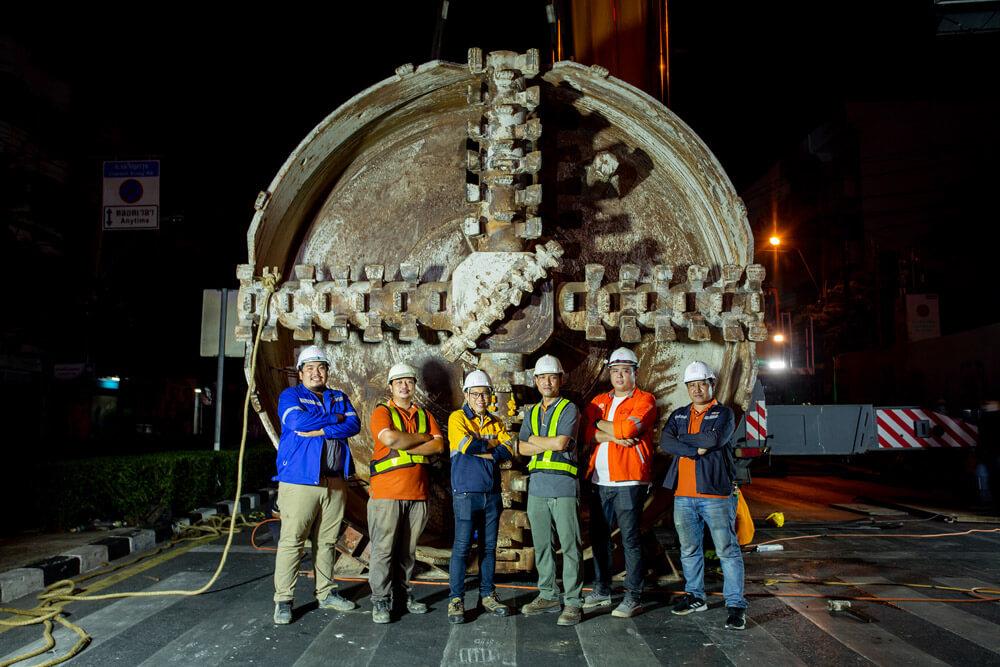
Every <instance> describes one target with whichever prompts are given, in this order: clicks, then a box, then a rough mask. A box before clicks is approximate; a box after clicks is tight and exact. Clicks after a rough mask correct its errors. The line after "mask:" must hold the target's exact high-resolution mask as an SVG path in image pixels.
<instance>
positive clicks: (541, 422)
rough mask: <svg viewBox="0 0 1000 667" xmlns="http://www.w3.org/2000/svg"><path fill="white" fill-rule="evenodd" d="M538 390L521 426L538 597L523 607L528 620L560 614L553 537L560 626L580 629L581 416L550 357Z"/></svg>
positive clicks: (538, 370) (539, 371) (543, 363)
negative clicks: (559, 561)
mask: <svg viewBox="0 0 1000 667" xmlns="http://www.w3.org/2000/svg"><path fill="white" fill-rule="evenodd" d="M534 376H535V387H536V388H537V389H538V393H540V394H541V395H542V400H541V401H540V402H538V403H536V404H535V405H533V406H531V407H530V408H529V409H528V410H527V412H526V413H525V418H524V421H523V422H522V424H521V433H520V436H519V438H518V439H519V440H520V442H519V444H518V451H519V452H520V453H521V454H523V455H527V456H531V461H530V462H529V463H528V471H529V472H530V474H531V477H530V479H529V481H528V521H529V522H530V523H531V539H532V541H533V542H534V544H535V567H536V568H537V569H538V597H537V598H535V599H534V600H532V601H531V602H529V603H528V604H526V605H524V606H523V607H521V613H522V614H524V615H526V616H531V615H533V614H541V613H545V612H558V611H559V610H560V605H559V586H558V585H557V584H556V560H555V554H556V546H555V535H556V534H558V535H559V544H560V545H561V546H562V554H563V577H562V578H563V586H564V587H565V589H566V595H565V598H564V600H565V603H566V604H565V607H564V608H562V613H561V614H560V615H559V619H558V620H557V621H556V623H557V624H558V625H576V624H577V623H579V622H580V619H582V618H583V597H582V593H583V571H582V565H583V558H582V545H581V541H580V520H579V509H580V507H579V506H580V501H579V496H580V482H579V480H578V478H577V473H578V472H579V462H578V456H577V452H576V448H577V442H576V422H577V417H578V416H579V411H578V410H577V408H576V406H575V405H573V403H571V402H570V401H569V400H567V399H565V398H562V397H561V396H560V395H559V391H560V389H561V387H562V381H563V367H562V364H561V363H560V362H559V360H558V359H556V358H555V357H553V356H552V355H551V354H547V355H545V356H543V357H542V358H541V359H539V360H538V363H536V364H535V373H534Z"/></svg>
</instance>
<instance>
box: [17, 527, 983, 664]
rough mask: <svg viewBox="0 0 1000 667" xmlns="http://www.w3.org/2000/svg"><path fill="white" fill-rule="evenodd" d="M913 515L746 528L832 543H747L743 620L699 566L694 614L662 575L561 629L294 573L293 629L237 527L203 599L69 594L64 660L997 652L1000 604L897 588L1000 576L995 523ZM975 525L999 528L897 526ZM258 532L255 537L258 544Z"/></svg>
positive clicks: (606, 658)
mask: <svg viewBox="0 0 1000 667" xmlns="http://www.w3.org/2000/svg"><path fill="white" fill-rule="evenodd" d="M908 521H909V522H908V523H905V524H902V525H900V526H897V527H892V528H885V527H878V526H877V525H874V526H870V527H868V528H859V527H858V525H857V524H843V523H842V524H829V523H825V524H796V525H791V526H786V527H785V528H781V529H778V528H772V527H769V528H763V529H758V535H757V539H756V540H755V541H758V542H760V541H767V540H770V539H774V538H788V537H802V536H808V535H829V537H806V538H804V539H795V540H789V541H786V542H784V543H783V544H784V546H785V550H784V551H780V552H770V553H748V554H746V556H745V562H746V575H747V580H748V583H747V593H748V597H749V599H750V609H749V612H748V623H747V629H746V630H745V631H742V632H739V631H732V630H726V629H725V628H724V622H725V609H724V607H723V605H722V601H721V598H720V597H719V596H718V595H717V593H718V592H720V591H721V586H722V582H721V578H720V577H718V576H717V575H714V574H710V577H709V589H710V591H712V592H713V593H715V594H714V595H712V596H711V597H710V605H711V608H710V609H709V610H708V611H707V612H704V613H695V614H691V615H688V616H675V615H673V614H671V613H670V605H671V601H672V599H673V597H674V595H675V594H676V593H678V592H680V590H681V584H677V583H672V584H671V583H667V584H663V585H657V584H656V583H655V581H654V580H651V582H650V587H649V590H648V591H647V594H646V598H645V600H644V607H645V611H644V613H643V614H641V615H639V616H636V617H634V618H631V619H619V618H613V617H612V616H611V615H610V611H611V609H610V608H608V609H601V610H599V611H597V612H595V613H588V614H587V615H586V616H585V619H584V621H583V622H582V623H581V624H579V625H577V626H575V627H568V628H565V627H558V626H556V625H555V615H554V614H543V615H541V616H532V617H526V616H522V615H513V616H510V617H507V618H500V617H495V616H491V615H488V614H485V613H470V614H468V616H469V620H468V622H467V623H465V624H463V625H451V624H449V623H448V622H447V617H446V607H447V599H446V598H447V589H446V587H445V586H444V585H442V584H441V582H428V583H425V584H418V585H417V587H416V590H417V597H418V598H419V599H421V600H423V601H425V602H427V603H428V604H429V605H430V607H431V610H430V612H429V613H428V614H426V615H412V614H406V613H402V614H398V613H397V614H395V615H394V616H393V622H392V623H390V624H388V625H376V624H374V623H372V621H371V605H370V603H369V601H368V598H367V595H368V592H369V591H368V587H367V584H366V583H365V582H363V581H344V582H342V583H341V593H342V594H343V595H345V596H346V597H349V598H351V599H353V600H356V601H357V602H358V604H359V608H358V609H357V610H355V611H352V612H334V611H324V610H319V609H318V608H316V604H315V601H314V600H313V599H312V593H311V587H312V580H311V579H310V578H309V577H308V576H306V575H302V576H300V579H299V583H298V588H297V600H296V604H295V619H294V622H293V623H292V624H291V625H288V626H280V627H276V626H275V625H274V624H273V623H272V620H271V613H272V609H273V604H272V602H271V594H272V590H273V589H272V581H271V575H272V571H273V552H270V551H266V550H263V549H258V548H255V547H254V546H252V545H251V544H250V540H249V537H250V536H249V533H247V532H244V533H242V534H240V535H237V536H236V539H235V540H234V544H233V547H232V549H231V550H230V553H229V555H228V562H227V564H226V567H225V569H224V570H223V572H222V575H221V576H220V578H219V580H218V581H217V582H216V583H215V585H214V586H213V587H212V589H211V590H210V591H209V592H208V593H205V594H202V595H199V596H195V597H183V596H175V595H168V596H153V597H141V598H122V599H117V600H105V601H95V602H72V603H70V604H69V605H67V606H66V612H67V614H68V619H69V620H70V621H71V622H73V623H76V624H77V625H79V626H80V627H81V628H83V629H84V630H85V631H86V632H87V633H89V634H90V635H91V637H92V640H91V642H90V644H89V646H87V647H86V648H85V649H84V650H83V651H82V652H81V653H80V654H79V655H78V656H76V657H74V658H73V659H72V660H71V661H70V663H69V664H72V665H74V666H82V665H102V666H103V665H112V664H121V665H149V666H154V665H217V664H235V665H249V664H268V665H314V664H316V665H318V664H323V665H340V664H345V665H405V666H406V667H413V666H415V665H468V664H478V665H491V664H495V665H508V666H509V665H539V664H541V665H546V664H547V665H562V664H583V663H586V664H588V665H654V664H678V665H679V664H689V663H691V664H693V663H697V664H699V665H705V664H708V665H716V664H718V665H729V664H744V663H753V664H810V663H815V664H824V665H853V664H869V663H875V664H886V665H890V664H921V665H925V664H927V665H932V664H984V665H985V664H998V663H1000V627H998V626H1000V606H998V605H997V603H995V602H933V601H929V599H930V598H951V599H960V600H969V599H972V597H971V596H969V595H968V594H965V593H961V592H958V591H951V590H940V589H931V588H919V589H915V588H909V587H906V586H905V585H904V584H908V583H915V584H921V585H937V586H945V587H953V588H972V587H977V586H978V587H997V586H998V585H1000V560H998V559H997V557H996V556H997V553H998V552H1000V533H998V532H995V529H996V528H997V526H996V525H991V524H976V525H968V524H961V525H960V524H945V523H943V522H941V521H938V520H932V521H917V520H908ZM970 528H971V529H974V530H979V531H994V532H976V533H970V534H965V535H948V536H944V537H924V538H918V537H906V536H905V535H935V534H941V533H959V532H964V531H967V530H969V529H970ZM261 532H263V531H261ZM660 532H661V534H660V537H661V541H662V542H664V543H669V541H670V539H671V536H670V535H669V534H668V533H667V532H666V531H665V530H662V529H661V531H660ZM260 538H261V536H260V534H258V539H260ZM264 540H265V543H264V544H263V545H260V546H264V547H267V546H271V545H269V544H268V543H266V540H267V538H266V537H265V538H264ZM223 546H224V540H223V539H215V540H214V541H212V542H209V543H205V544H202V545H200V546H196V547H194V548H190V546H187V547H185V546H180V547H175V548H174V549H171V550H168V551H166V552H164V553H161V554H158V555H156V556H153V557H151V558H149V559H147V560H146V561H142V562H140V563H137V564H135V565H131V566H129V567H127V568H125V569H123V570H120V571H118V572H116V573H114V574H112V575H109V576H107V577H97V578H94V579H92V580H90V581H87V582H85V584H84V585H86V586H87V587H89V588H91V589H93V591H92V592H96V593H110V592H124V591H163V590H194V589H197V588H198V587H200V586H202V585H203V584H204V583H205V582H207V581H208V580H209V579H210V578H211V576H212V573H213V572H214V571H215V568H216V566H217V564H218V562H219V559H220V557H221V552H222V549H223ZM185 549H186V550H185ZM674 557H675V558H676V555H675V556H674ZM710 568H711V564H710ZM823 582H839V583H841V584H851V585H841V586H834V585H830V584H828V583H823ZM499 583H500V588H499V589H498V593H499V595H500V598H501V599H502V600H503V601H505V602H506V603H508V604H510V605H512V606H513V607H515V608H516V607H520V606H521V605H523V604H525V603H527V602H529V601H530V600H531V599H532V598H533V597H534V595H535V594H536V593H535V591H533V590H531V586H532V584H533V583H534V582H533V581H531V580H530V579H525V578H523V577H519V578H511V577H501V578H500V581H499ZM619 595H620V594H619ZM812 596H816V597H812ZM831 598H838V599H844V598H855V599H853V600H851V607H850V608H849V609H848V610H847V611H841V612H833V613H831V612H830V611H829V610H828V602H829V599H831ZM857 598H863V599H857ZM875 598H888V599H890V600H891V599H900V598H906V599H907V601H896V602H890V601H886V602H880V601H877V600H876V599H875ZM475 601H476V592H475V586H474V585H472V584H471V583H470V586H469V592H468V594H467V598H466V604H467V606H468V607H472V606H473V605H474V604H475ZM36 602H37V601H36V600H34V599H33V597H31V596H29V597H25V598H22V599H21V600H18V601H16V602H15V603H13V605H12V606H17V607H30V606H33V605H34V604H35V603H36ZM56 627H57V630H56V632H55V638H56V646H55V648H53V649H51V650H49V651H46V652H44V653H42V654H41V655H39V656H38V657H36V658H34V659H32V660H29V661H26V662H24V663H21V664H39V663H40V662H41V661H43V660H47V659H52V658H53V657H57V656H59V655H63V654H65V652H66V651H68V650H69V648H70V647H71V646H72V645H73V644H74V643H75V641H76V636H75V635H73V634H72V633H71V632H70V631H69V630H66V629H65V628H61V627H60V626H56ZM40 646H41V629H40V627H39V626H33V627H25V628H13V629H7V630H3V631H0V662H3V661H5V660H8V659H10V658H12V657H14V656H16V655H20V654H22V653H25V652H27V651H29V650H31V649H33V648H37V647H40Z"/></svg>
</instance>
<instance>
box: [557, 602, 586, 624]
mask: <svg viewBox="0 0 1000 667" xmlns="http://www.w3.org/2000/svg"><path fill="white" fill-rule="evenodd" d="M582 620H583V609H580V608H579V607H571V606H570V605H566V607H565V608H564V609H563V610H562V613H561V614H559V618H558V619H556V625H576V624H577V623H579V622H580V621H582Z"/></svg>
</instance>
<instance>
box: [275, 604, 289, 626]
mask: <svg viewBox="0 0 1000 667" xmlns="http://www.w3.org/2000/svg"><path fill="white" fill-rule="evenodd" d="M291 622H292V603H291V602H289V601H287V600H286V601H285V602H275V603H274V624H275V625H288V624H289V623H291Z"/></svg>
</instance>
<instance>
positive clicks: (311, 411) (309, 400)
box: [272, 384, 361, 484]
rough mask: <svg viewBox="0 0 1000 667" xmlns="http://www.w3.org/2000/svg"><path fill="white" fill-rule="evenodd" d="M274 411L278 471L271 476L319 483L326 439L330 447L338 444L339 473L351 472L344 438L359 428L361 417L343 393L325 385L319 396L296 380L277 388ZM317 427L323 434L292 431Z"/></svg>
mask: <svg viewBox="0 0 1000 667" xmlns="http://www.w3.org/2000/svg"><path fill="white" fill-rule="evenodd" d="M278 414H279V415H280V417H281V439H280V440H279V441H278V458H277V461H276V463H277V468H278V474H277V475H275V476H274V477H273V478H272V479H274V480H277V481H279V482H289V483H291V484H319V477H320V470H321V466H322V458H323V442H324V441H325V440H330V446H331V447H340V448H341V452H340V460H341V461H343V463H344V468H343V471H342V472H343V475H344V477H348V476H350V475H351V473H352V472H353V471H354V467H353V464H352V462H351V448H350V447H348V446H347V438H349V437H350V436H352V435H357V433H358V432H359V431H360V430H361V420H359V419H358V415H357V413H356V412H355V411H354V406H353V405H351V401H350V399H348V398H347V394H345V393H344V392H342V391H338V390H336V389H326V390H325V391H324V392H323V399H322V400H320V398H319V397H318V396H316V394H314V393H312V392H311V391H309V390H308V389H306V387H305V385H302V384H299V385H296V386H294V387H289V388H288V389H286V390H284V391H283V392H281V396H280V397H279V398H278ZM321 429H322V431H323V433H324V434H325V437H324V436H313V437H304V436H301V435H298V434H296V431H303V432H308V431H318V430H321Z"/></svg>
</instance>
